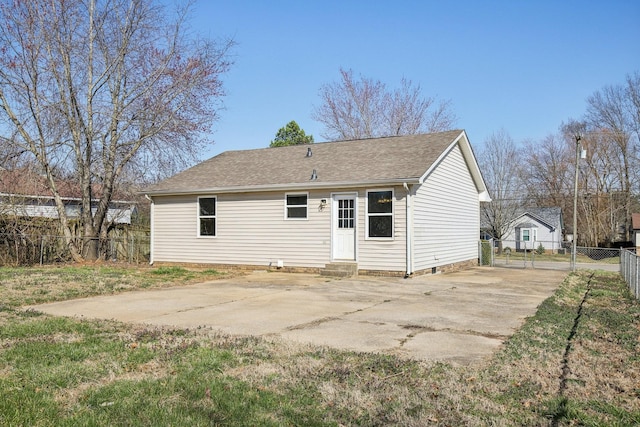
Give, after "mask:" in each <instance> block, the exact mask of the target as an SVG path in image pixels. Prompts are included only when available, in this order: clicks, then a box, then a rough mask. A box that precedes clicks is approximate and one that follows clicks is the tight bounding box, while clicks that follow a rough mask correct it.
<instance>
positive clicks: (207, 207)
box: [198, 197, 217, 237]
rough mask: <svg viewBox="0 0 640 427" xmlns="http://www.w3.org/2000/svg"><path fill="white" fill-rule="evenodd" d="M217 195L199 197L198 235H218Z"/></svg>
mask: <svg viewBox="0 0 640 427" xmlns="http://www.w3.org/2000/svg"><path fill="white" fill-rule="evenodd" d="M216 202H217V199H216V197H198V236H200V237H215V235H216Z"/></svg>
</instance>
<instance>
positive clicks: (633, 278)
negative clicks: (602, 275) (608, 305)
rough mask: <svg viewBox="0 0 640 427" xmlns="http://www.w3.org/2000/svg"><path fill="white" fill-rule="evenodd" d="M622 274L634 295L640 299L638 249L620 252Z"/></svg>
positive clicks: (639, 258)
mask: <svg viewBox="0 0 640 427" xmlns="http://www.w3.org/2000/svg"><path fill="white" fill-rule="evenodd" d="M620 274H621V275H622V277H624V280H625V282H627V284H628V285H629V290H630V291H631V293H632V294H633V296H635V297H636V299H640V256H638V254H637V253H636V250H632V249H623V250H622V252H621V253H620Z"/></svg>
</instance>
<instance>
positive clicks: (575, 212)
mask: <svg viewBox="0 0 640 427" xmlns="http://www.w3.org/2000/svg"><path fill="white" fill-rule="evenodd" d="M581 139H582V138H581V137H580V135H576V165H575V166H576V175H575V177H574V179H573V242H571V243H572V248H571V271H573V272H575V271H576V250H577V241H578V163H579V162H580V151H581V150H580V140H581Z"/></svg>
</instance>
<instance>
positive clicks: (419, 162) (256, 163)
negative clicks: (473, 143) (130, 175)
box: [145, 130, 463, 194]
mask: <svg viewBox="0 0 640 427" xmlns="http://www.w3.org/2000/svg"><path fill="white" fill-rule="evenodd" d="M462 132H463V131H461V130H453V131H448V132H440V133H433V134H423V135H409V136H397V137H387V138H373V139H365V140H354V141H340V142H324V143H317V144H310V145H297V146H290V147H276V148H263V149H256V150H243V151H226V152H224V153H221V154H219V155H217V156H215V157H212V158H210V159H209V160H206V161H204V162H202V163H199V164H198V165H196V166H194V167H192V168H190V169H187V170H185V171H183V172H181V173H178V174H177V175H174V176H172V177H170V178H168V179H166V180H164V181H162V182H160V183H158V184H156V185H154V186H152V187H150V188H148V189H147V190H146V191H145V192H146V193H148V194H171V193H187V192H203V191H207V190H212V189H225V188H228V189H231V188H234V189H252V188H262V189H264V188H267V187H269V186H273V187H279V188H280V187H286V186H293V187H295V186H300V185H306V186H309V187H312V186H319V185H323V184H324V185H328V184H345V183H373V182H385V181H386V182H393V181H401V180H415V179H418V178H420V177H421V176H422V175H424V173H425V172H426V171H427V170H428V169H429V168H430V167H431V165H432V164H433V163H434V162H435V161H436V160H437V159H438V157H439V156H440V155H441V154H442V153H443V152H444V151H445V150H446V149H447V148H448V147H449V146H450V145H451V144H452V143H453V142H454V141H455V140H456V139H457V138H458V137H459V136H460V134H461V133H462ZM308 148H311V151H312V156H311V157H307V156H306V154H307V149H308ZM314 169H315V171H316V173H317V180H314V181H311V179H310V178H311V174H312V171H313V170H314Z"/></svg>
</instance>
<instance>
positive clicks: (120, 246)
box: [0, 231, 150, 266]
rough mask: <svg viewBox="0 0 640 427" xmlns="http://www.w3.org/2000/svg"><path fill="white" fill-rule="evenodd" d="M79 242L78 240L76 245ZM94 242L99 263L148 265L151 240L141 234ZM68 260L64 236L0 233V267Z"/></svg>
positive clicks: (124, 235)
mask: <svg viewBox="0 0 640 427" xmlns="http://www.w3.org/2000/svg"><path fill="white" fill-rule="evenodd" d="M82 240H83V239H82V238H78V242H81V241H82ZM95 240H97V241H98V247H99V256H100V258H101V259H104V260H109V261H119V262H128V263H133V264H138V263H146V262H148V261H149V253H150V239H149V236H148V234H147V233H146V232H144V231H143V232H138V231H131V232H125V233H120V234H119V235H117V236H110V237H108V238H106V239H99V238H97V239H95ZM71 259H72V258H71V251H70V250H69V247H68V246H67V244H66V241H65V237H64V236H60V235H46V234H23V233H0V266H9V265H35V264H40V265H43V264H56V263H63V262H69V261H71Z"/></svg>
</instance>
